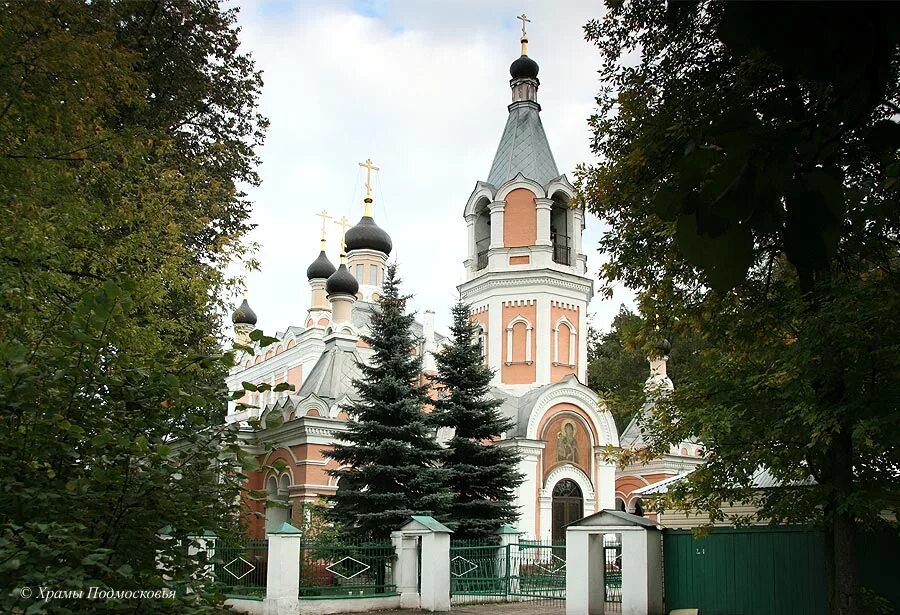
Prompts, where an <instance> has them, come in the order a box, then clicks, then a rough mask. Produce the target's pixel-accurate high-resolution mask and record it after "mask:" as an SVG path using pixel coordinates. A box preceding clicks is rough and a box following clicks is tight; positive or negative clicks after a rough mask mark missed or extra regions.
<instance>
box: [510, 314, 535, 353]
mask: <svg viewBox="0 0 900 615" xmlns="http://www.w3.org/2000/svg"><path fill="white" fill-rule="evenodd" d="M519 323H523V324H524V325H525V361H524V362H525V363H527V364H531V331H532V329H533V327H532V326H531V322H530V321H529V320H528V319H527V318H525V317H524V316H522V315H521V314H519V315H518V316H516V317H515V318H513V319H512V320H510V321H509V323H508V324H507V325H506V364H507V365H512V364H513V363H516V362H518V363H522V361H513V327H515V326H516V325H517V324H519Z"/></svg>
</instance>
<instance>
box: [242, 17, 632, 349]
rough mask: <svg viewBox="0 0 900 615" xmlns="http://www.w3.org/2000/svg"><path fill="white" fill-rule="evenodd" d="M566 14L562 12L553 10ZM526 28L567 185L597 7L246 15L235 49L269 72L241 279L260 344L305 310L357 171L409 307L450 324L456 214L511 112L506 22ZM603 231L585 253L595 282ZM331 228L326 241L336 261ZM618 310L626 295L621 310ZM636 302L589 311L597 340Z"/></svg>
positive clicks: (586, 102) (587, 85) (514, 44)
mask: <svg viewBox="0 0 900 615" xmlns="http://www.w3.org/2000/svg"><path fill="white" fill-rule="evenodd" d="M561 6H564V7H565V10H560V8H561ZM523 10H524V11H525V12H526V13H528V15H529V16H530V17H531V18H532V19H533V22H532V23H531V24H529V33H530V36H529V38H530V39H531V43H530V47H529V52H530V55H531V56H532V57H533V58H535V59H536V60H537V61H538V62H539V63H540V66H541V74H540V76H541V90H540V93H539V100H540V102H541V104H542V106H543V113H542V117H543V120H544V126H545V129H546V132H547V135H548V138H549V140H550V145H551V147H552V148H553V153H554V156H555V157H556V161H557V165H558V166H559V168H560V171H561V172H565V173H568V174H569V176H570V178H572V175H571V173H572V171H573V169H574V167H575V165H576V164H578V163H580V162H585V161H590V160H591V159H592V154H591V152H590V150H589V147H588V144H589V137H590V135H589V132H588V128H587V124H586V118H587V117H588V115H589V114H590V112H591V110H592V108H593V104H594V103H593V99H594V96H595V95H596V93H597V90H598V87H599V84H598V83H597V80H596V72H595V71H596V67H597V65H598V61H599V60H598V57H597V53H596V52H595V50H594V49H593V48H592V47H591V46H590V45H589V44H588V43H586V42H585V41H584V40H583V36H582V32H581V28H582V26H583V24H584V23H585V22H586V21H587V20H588V19H590V18H592V17H599V15H600V13H601V11H602V5H600V4H599V3H596V2H586V1H578V2H567V3H565V4H564V5H560V3H557V2H545V3H538V2H521V3H515V4H513V3H508V2H492V3H484V2H475V1H461V2H449V3H448V2H441V3H438V2H411V1H410V2H396V3H384V4H381V3H378V2H367V3H356V4H351V3H348V2H340V3H338V2H302V3H293V2H276V1H272V2H256V3H249V4H246V5H244V6H242V11H241V16H240V18H239V21H240V24H241V26H242V27H243V33H242V41H243V46H244V48H245V49H246V50H248V51H250V52H251V53H252V54H253V56H254V59H255V60H256V63H257V66H258V67H259V68H260V69H262V70H263V77H264V81H265V87H264V90H263V97H262V101H261V105H262V111H263V113H264V114H265V115H266V116H267V117H269V119H270V120H271V128H270V131H269V135H268V139H267V142H266V145H265V147H264V148H263V150H262V160H263V165H262V168H261V176H262V179H263V185H262V186H261V187H260V188H258V189H252V190H251V191H250V197H251V198H252V199H253V201H254V203H255V205H254V212H253V221H254V222H255V223H256V224H257V225H258V228H257V230H256V231H254V232H253V235H252V240H254V241H256V242H258V243H259V245H260V246H261V248H260V251H259V253H258V254H257V258H258V259H259V261H260V263H261V267H262V270H261V271H259V272H253V273H251V274H250V275H249V276H248V292H249V299H250V303H251V305H252V306H253V308H254V310H255V311H256V313H257V314H258V315H259V319H260V321H259V326H260V327H262V328H264V329H265V330H267V331H270V332H271V331H275V330H281V329H284V328H285V327H286V326H288V325H291V324H301V323H302V321H303V317H304V314H305V312H306V309H307V307H308V302H309V289H308V285H307V282H306V275H305V272H306V267H307V265H308V264H309V263H310V262H311V261H312V260H313V259H314V258H315V256H316V254H317V251H318V232H319V230H318V229H319V223H320V221H319V219H318V218H316V217H315V216H314V215H313V214H314V212H317V211H320V210H321V209H323V208H325V209H327V210H328V212H329V213H330V214H331V215H333V216H336V217H340V216H342V215H346V216H347V218H348V219H350V220H351V222H352V223H355V222H356V221H357V220H358V219H359V217H360V215H361V213H362V203H361V198H362V181H363V175H362V170H361V169H359V167H358V166H357V162H359V161H361V160H364V159H365V158H367V157H371V158H372V159H373V160H374V161H375V162H376V164H378V165H379V166H380V167H381V168H382V171H381V172H380V173H379V174H378V177H377V186H378V189H377V190H376V194H375V196H376V203H375V219H376V221H377V222H378V224H379V225H381V226H382V227H383V228H384V229H385V230H387V231H388V232H389V233H390V235H391V237H392V238H393V240H394V254H393V255H392V258H393V257H396V258H397V260H398V262H399V263H400V268H401V269H400V271H401V275H402V277H403V278H404V280H405V283H406V284H405V288H406V290H407V292H410V293H414V294H415V299H414V301H413V308H414V309H416V310H418V311H420V312H421V311H422V310H425V309H434V310H435V311H436V312H437V319H438V326H439V328H444V327H442V325H444V326H446V324H447V321H448V319H449V315H448V312H449V306H450V305H451V304H452V302H453V301H454V299H455V295H456V292H455V286H456V285H457V284H458V283H459V282H461V281H462V275H463V268H462V261H463V259H464V258H465V248H466V237H465V225H464V223H463V220H462V208H463V205H464V204H465V201H466V198H467V197H468V195H469V193H470V192H471V190H472V188H473V187H474V185H475V182H476V181H477V180H479V179H485V178H486V177H487V173H488V170H489V168H490V164H491V161H492V159H493V155H494V151H495V148H496V146H497V142H498V141H499V139H500V134H501V132H502V130H503V126H504V123H505V121H506V114H507V111H506V105H507V104H508V103H509V97H510V92H509V83H508V80H509V76H508V72H507V71H508V66H509V64H510V62H511V61H512V60H514V59H515V58H516V57H517V55H518V45H519V43H518V26H519V22H518V21H517V20H515V19H514V17H515V15H517V14H519V13H521V12H522V11H523ZM601 232H602V231H601V228H600V224H599V222H598V221H597V220H596V219H594V218H591V219H589V221H588V230H587V232H586V233H585V238H584V245H585V247H586V249H587V251H588V259H589V261H588V264H589V267H590V269H591V270H592V271H594V272H595V271H596V268H597V266H598V265H599V263H600V257H599V255H598V254H597V252H596V249H595V246H596V243H597V240H598V239H599V237H600V233H601ZM338 235H339V232H338V228H337V227H336V226H334V225H331V228H330V229H329V256H330V257H331V258H332V260H334V261H336V260H337V253H338V245H337V237H338ZM619 295H620V296H619ZM622 301H625V302H630V301H631V296H630V293H628V292H626V291H622V292H621V293H618V295H617V297H615V298H614V300H612V301H603V300H601V299H600V298H596V299H595V300H594V301H593V303H592V304H591V310H592V311H593V312H594V313H595V314H596V316H595V319H594V322H595V324H596V325H598V326H600V327H603V328H606V327H607V326H608V324H609V322H610V320H611V319H612V316H613V315H614V314H615V313H616V312H617V311H618V306H619V304H620V303H621V302H622Z"/></svg>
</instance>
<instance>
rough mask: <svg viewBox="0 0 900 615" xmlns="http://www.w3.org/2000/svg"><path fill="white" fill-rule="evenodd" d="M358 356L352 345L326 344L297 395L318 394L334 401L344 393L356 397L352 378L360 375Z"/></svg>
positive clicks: (354, 378)
mask: <svg viewBox="0 0 900 615" xmlns="http://www.w3.org/2000/svg"><path fill="white" fill-rule="evenodd" d="M358 359H359V356H358V355H357V352H356V349H355V348H353V347H343V346H341V345H340V344H334V343H331V344H328V345H326V346H325V352H323V353H322V354H321V356H320V357H319V360H318V361H316V364H315V365H314V366H313V368H312V369H311V370H310V372H309V376H307V377H306V380H305V381H304V382H303V385H302V386H301V387H300V390H299V391H297V397H299V398H300V399H302V398H304V397H306V396H307V395H313V394H315V395H318V396H319V397H321V398H323V399H327V400H329V401H332V402H335V401H338V400H340V399H341V398H342V397H343V396H344V395H347V396H349V397H350V399H357V395H356V389H355V388H354V387H353V380H357V379H359V378H360V377H361V375H362V374H361V373H360V371H359V366H357V364H356V363H357V361H358Z"/></svg>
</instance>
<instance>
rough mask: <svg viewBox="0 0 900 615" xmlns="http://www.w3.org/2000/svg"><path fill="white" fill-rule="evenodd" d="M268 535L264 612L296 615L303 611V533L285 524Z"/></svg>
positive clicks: (269, 614) (272, 614) (270, 614)
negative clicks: (301, 560) (301, 582)
mask: <svg viewBox="0 0 900 615" xmlns="http://www.w3.org/2000/svg"><path fill="white" fill-rule="evenodd" d="M267 536H268V539H269V562H268V569H267V570H266V598H265V600H264V601H263V611H264V613H265V615H296V614H297V613H299V612H300V600H299V594H300V545H301V543H302V540H303V534H302V533H301V532H300V530H298V529H297V528H295V527H294V526H293V525H291V524H290V523H288V522H287V521H285V522H284V523H282V524H281V525H280V526H279V527H277V528H276V529H275V530H273V531H272V532H270V533H269V534H268V535H267Z"/></svg>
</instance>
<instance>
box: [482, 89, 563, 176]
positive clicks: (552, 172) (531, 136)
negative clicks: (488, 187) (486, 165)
mask: <svg viewBox="0 0 900 615" xmlns="http://www.w3.org/2000/svg"><path fill="white" fill-rule="evenodd" d="M519 173H521V174H522V175H524V176H525V177H526V178H528V179H531V180H534V181H536V182H537V183H539V184H541V185H542V186H543V185H545V184H546V183H547V182H549V181H550V180H551V179H556V178H557V177H559V171H558V170H557V168H556V161H555V160H554V159H553V152H551V151H550V144H549V143H548V142H547V135H546V134H545V133H544V126H543V124H541V116H540V107H539V106H538V104H537V103H535V102H533V101H521V102H514V103H513V104H511V105H510V106H509V118H507V120H506V128H504V129H503V136H502V137H500V145H498V146H497V153H496V154H495V155H494V163H493V164H492V165H491V172H490V173H489V174H488V178H487V181H488V183H489V184H493V185H494V186H499V185H500V184H502V183H504V182H507V181H509V180H511V179H512V178H514V177H515V176H516V175H518V174H519Z"/></svg>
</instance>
